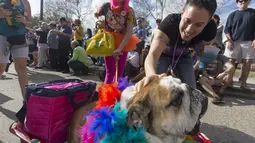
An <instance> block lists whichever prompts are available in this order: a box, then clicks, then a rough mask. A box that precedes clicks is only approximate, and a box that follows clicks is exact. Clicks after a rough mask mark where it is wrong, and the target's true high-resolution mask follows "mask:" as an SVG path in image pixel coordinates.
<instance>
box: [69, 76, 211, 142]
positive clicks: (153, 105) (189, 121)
mask: <svg viewBox="0 0 255 143" xmlns="http://www.w3.org/2000/svg"><path fill="white" fill-rule="evenodd" d="M120 103H121V108H128V116H127V123H128V124H129V125H130V126H132V127H136V126H138V125H143V126H144V127H145V128H146V129H147V133H146V137H147V138H148V142H149V143H169V142H170V143H182V142H183V141H184V139H185V136H186V134H187V133H189V132H191V131H192V130H193V129H194V127H195V125H196V124H197V122H198V121H199V119H200V118H201V117H202V116H203V115H204V113H205V112H206V110H207V104H208V99H207V98H206V97H205V96H204V95H202V93H201V92H200V91H198V90H195V89H192V88H191V87H189V86H188V85H186V84H183V83H181V81H180V80H179V79H177V78H173V77H172V76H167V77H161V78H158V79H155V80H154V81H152V82H151V83H149V84H148V85H147V86H145V87H144V88H141V89H140V91H135V87H134V86H131V87H128V88H127V89H125V90H124V91H123V92H122V96H121V101H120ZM88 108H91V107H86V106H85V107H84V109H83V110H88ZM83 110H77V112H79V113H75V114H76V117H73V119H72V120H73V122H72V124H73V125H71V126H75V127H73V129H71V136H72V137H71V138H73V136H75V134H74V133H77V127H79V125H81V124H80V123H81V122H82V121H77V119H79V120H80V119H82V118H78V117H82V116H84V111H83ZM75 124H76V125H75ZM72 140H73V141H72ZM74 140H78V139H77V137H76V139H74V138H73V139H69V142H73V143H76V142H74ZM77 143H78V142H77Z"/></svg>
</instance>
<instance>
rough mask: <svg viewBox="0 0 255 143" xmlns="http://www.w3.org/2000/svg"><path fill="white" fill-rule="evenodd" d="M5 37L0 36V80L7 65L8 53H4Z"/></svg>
mask: <svg viewBox="0 0 255 143" xmlns="http://www.w3.org/2000/svg"><path fill="white" fill-rule="evenodd" d="M6 40H7V39H6V37H4V36H2V35H0V78H1V77H2V75H3V73H4V71H5V68H6V64H7V63H8V58H9V52H8V51H6V50H7V49H6V48H7V47H6V44H5V43H6Z"/></svg>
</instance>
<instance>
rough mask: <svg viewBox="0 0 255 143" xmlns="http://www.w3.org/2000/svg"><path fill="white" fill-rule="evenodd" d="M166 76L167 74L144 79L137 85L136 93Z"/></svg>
mask: <svg viewBox="0 0 255 143" xmlns="http://www.w3.org/2000/svg"><path fill="white" fill-rule="evenodd" d="M164 76H166V74H161V75H157V74H155V75H150V76H146V77H145V78H143V79H142V80H141V81H139V82H138V83H137V84H136V85H135V91H136V92H139V91H140V89H141V88H143V87H145V86H146V85H148V84H149V83H150V82H152V81H153V80H155V79H157V78H160V77H164Z"/></svg>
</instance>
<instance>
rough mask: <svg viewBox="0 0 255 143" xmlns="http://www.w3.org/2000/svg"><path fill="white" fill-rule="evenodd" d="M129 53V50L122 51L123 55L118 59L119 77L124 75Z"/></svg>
mask: <svg viewBox="0 0 255 143" xmlns="http://www.w3.org/2000/svg"><path fill="white" fill-rule="evenodd" d="M127 55H128V52H122V55H121V56H120V57H119V61H118V79H119V78H121V77H122V76H123V73H124V70H125V67H126V61H127Z"/></svg>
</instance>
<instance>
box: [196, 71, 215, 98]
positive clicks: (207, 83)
mask: <svg viewBox="0 0 255 143" xmlns="http://www.w3.org/2000/svg"><path fill="white" fill-rule="evenodd" d="M199 83H200V85H201V86H202V88H203V89H204V90H205V91H206V92H207V93H209V94H210V95H211V96H212V97H218V95H217V93H215V91H214V90H213V88H212V85H213V83H214V81H213V80H210V79H208V78H206V77H204V76H202V77H200V78H199Z"/></svg>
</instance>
